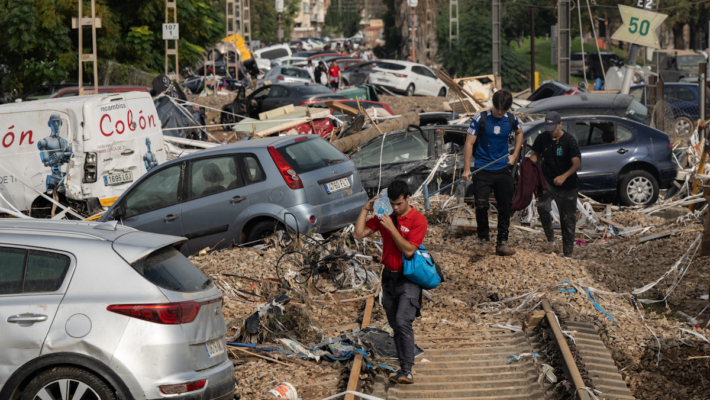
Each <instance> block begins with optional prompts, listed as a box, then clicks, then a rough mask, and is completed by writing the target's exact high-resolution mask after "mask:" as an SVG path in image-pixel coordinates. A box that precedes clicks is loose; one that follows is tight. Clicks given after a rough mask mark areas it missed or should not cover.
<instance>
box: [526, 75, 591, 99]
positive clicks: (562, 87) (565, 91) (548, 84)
mask: <svg viewBox="0 0 710 400" xmlns="http://www.w3.org/2000/svg"><path fill="white" fill-rule="evenodd" d="M580 91H581V90H580V89H579V88H578V87H574V86H570V85H568V84H566V83H561V82H557V81H552V80H550V81H544V82H542V85H540V86H539V87H538V88H537V89H535V91H534V92H532V93H531V94H530V97H528V100H529V101H537V100H542V99H548V98H550V97H555V96H567V95H573V94H579V93H580Z"/></svg>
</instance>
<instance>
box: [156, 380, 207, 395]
mask: <svg viewBox="0 0 710 400" xmlns="http://www.w3.org/2000/svg"><path fill="white" fill-rule="evenodd" d="M206 384H207V379H203V380H201V381H194V382H187V383H178V384H177V385H163V386H159V388H160V392H161V393H163V394H180V393H187V392H194V391H195V390H200V389H202V388H204V387H205V385H206Z"/></svg>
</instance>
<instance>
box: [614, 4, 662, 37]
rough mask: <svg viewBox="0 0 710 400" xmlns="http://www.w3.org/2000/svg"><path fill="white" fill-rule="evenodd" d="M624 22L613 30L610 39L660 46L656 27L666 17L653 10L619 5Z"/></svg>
mask: <svg viewBox="0 0 710 400" xmlns="http://www.w3.org/2000/svg"><path fill="white" fill-rule="evenodd" d="M619 13H620V14H621V19H622V20H623V21H624V24H623V25H621V27H620V28H619V29H618V30H617V31H616V32H614V35H612V37H611V38H612V39H616V40H621V41H622V42H628V43H633V44H637V45H640V46H648V47H660V43H659V42H658V36H657V35H656V28H658V27H659V26H660V25H661V24H662V23H663V21H664V20H665V19H666V18H667V17H668V16H667V15H666V14H661V13H657V12H653V11H647V10H642V9H639V8H634V7H628V6H622V5H619Z"/></svg>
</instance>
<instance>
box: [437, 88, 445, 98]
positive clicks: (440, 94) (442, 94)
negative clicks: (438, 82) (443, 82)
mask: <svg viewBox="0 0 710 400" xmlns="http://www.w3.org/2000/svg"><path fill="white" fill-rule="evenodd" d="M439 97H446V89H444V88H441V89H439Z"/></svg>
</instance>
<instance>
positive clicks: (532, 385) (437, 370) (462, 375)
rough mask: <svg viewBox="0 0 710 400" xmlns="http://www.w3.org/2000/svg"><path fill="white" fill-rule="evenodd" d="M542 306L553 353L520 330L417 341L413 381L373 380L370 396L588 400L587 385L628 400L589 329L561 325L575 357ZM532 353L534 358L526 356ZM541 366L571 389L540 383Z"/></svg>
mask: <svg viewBox="0 0 710 400" xmlns="http://www.w3.org/2000/svg"><path fill="white" fill-rule="evenodd" d="M544 303H547V302H546V301H545V302H544ZM545 305H546V307H545V308H546V317H547V320H548V323H549V327H548V328H547V329H548V330H549V331H551V332H550V333H551V335H550V336H551V337H552V338H553V340H554V342H555V344H556V350H555V351H547V352H545V351H544V349H543V344H542V343H541V335H534V334H531V333H527V334H526V333H525V332H522V331H519V332H514V333H511V331H508V330H499V329H482V330H474V331H470V332H466V333H465V334H464V335H459V336H436V337H417V339H416V342H417V345H419V347H421V348H422V349H423V350H424V354H422V355H420V356H419V357H417V361H416V363H415V366H414V371H415V383H414V384H413V385H392V384H390V383H389V382H386V380H385V379H384V378H383V377H379V376H378V378H377V380H376V382H375V385H374V391H373V393H372V395H373V396H375V397H379V398H381V399H386V400H405V399H447V400H463V399H475V400H493V399H496V400H528V399H529V400H538V399H540V400H543V399H544V400H548V399H557V398H559V399H570V398H576V399H580V400H591V399H593V398H592V397H591V396H590V395H589V391H588V390H587V389H583V388H584V387H586V385H587V384H588V385H593V387H594V389H596V390H597V392H593V393H595V395H596V396H597V398H598V399H600V400H601V399H620V400H633V399H634V397H632V396H631V393H630V391H629V389H628V388H627V387H626V383H625V382H624V381H623V379H622V377H621V375H620V374H619V372H618V370H617V368H616V365H615V363H614V361H613V359H612V358H611V356H610V355H609V353H608V351H607V350H606V348H605V347H604V344H603V343H602V341H601V339H600V338H599V336H598V334H597V332H596V330H595V329H594V326H593V325H590V324H582V323H576V322H569V323H567V324H566V325H565V326H566V327H567V329H569V330H571V331H574V333H572V335H573V336H574V337H575V341H576V344H572V347H573V351H574V352H575V353H576V358H575V356H573V355H572V351H571V350H570V348H569V346H568V342H567V341H566V340H565V339H564V337H563V335H562V333H561V330H560V328H559V326H558V325H557V322H556V320H555V317H554V314H552V311H551V309H549V304H545ZM553 321H554V322H553ZM553 324H554V325H553ZM521 354H528V355H526V356H523V357H522V358H521V359H520V360H519V361H512V362H511V361H509V356H511V355H521ZM536 354H539V356H536V357H533V356H531V355H536ZM555 361H556V362H555ZM543 363H545V364H552V363H556V364H558V365H563V368H562V369H563V370H564V373H563V371H559V370H558V371H556V375H557V377H558V380H559V381H562V380H565V379H566V380H567V381H568V382H569V383H570V384H571V390H570V391H568V392H565V393H562V394H560V393H559V392H556V391H554V386H555V385H551V384H550V383H548V382H547V381H546V380H544V379H543V380H542V383H539V380H538V378H539V376H540V374H541V372H542V364H543ZM578 365H581V369H582V371H583V372H584V375H585V377H586V378H587V380H586V382H587V383H586V384H585V381H584V380H583V379H582V376H581V375H580V372H579V368H578ZM558 369H559V368H558Z"/></svg>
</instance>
